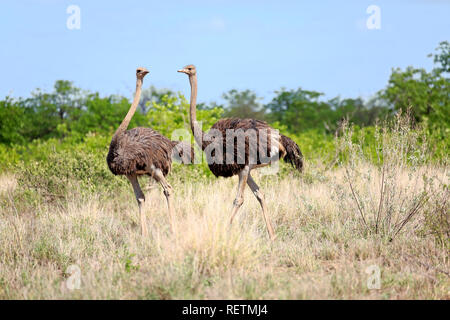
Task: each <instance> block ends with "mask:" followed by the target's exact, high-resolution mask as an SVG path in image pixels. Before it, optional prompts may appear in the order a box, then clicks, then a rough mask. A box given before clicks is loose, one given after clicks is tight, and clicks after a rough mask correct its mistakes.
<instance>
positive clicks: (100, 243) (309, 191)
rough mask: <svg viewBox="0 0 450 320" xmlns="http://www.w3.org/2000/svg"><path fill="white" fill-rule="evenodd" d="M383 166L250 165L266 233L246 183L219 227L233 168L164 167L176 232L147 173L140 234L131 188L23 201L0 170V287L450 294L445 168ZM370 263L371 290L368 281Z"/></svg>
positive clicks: (13, 291) (89, 291)
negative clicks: (169, 170) (190, 173)
mask: <svg viewBox="0 0 450 320" xmlns="http://www.w3.org/2000/svg"><path fill="white" fill-rule="evenodd" d="M392 168H394V169H395V170H390V171H389V170H388V169H389V168H387V169H386V172H384V176H385V177H384V178H383V170H381V169H380V168H376V167H374V166H372V165H369V164H355V165H354V166H353V167H350V166H349V167H347V166H340V167H339V166H338V167H337V168H335V169H325V168H324V167H323V166H320V165H309V166H307V168H306V172H305V173H304V174H303V175H297V174H294V175H283V177H282V178H279V177H277V176H264V177H261V176H258V175H257V174H255V179H256V181H257V182H258V183H259V184H260V186H261V188H262V190H263V192H264V194H265V197H266V201H267V205H268V209H269V214H270V217H271V219H272V221H273V223H274V226H275V229H276V233H277V235H278V238H277V239H276V241H275V242H273V243H271V242H270V241H269V239H268V235H267V232H266V229H265V225H264V221H263V218H262V214H261V211H260V207H259V204H258V202H257V201H256V199H255V198H254V196H253V194H252V193H251V192H250V190H249V189H247V190H246V193H245V202H244V205H243V206H242V208H241V211H240V212H239V214H238V216H237V219H236V220H235V222H234V223H233V225H232V227H231V228H229V225H228V221H229V214H230V211H231V205H232V202H233V199H234V195H235V191H236V185H237V179H236V178H232V179H217V180H211V181H209V180H208V181H207V182H201V181H197V182H187V183H186V182H185V183H181V182H178V181H179V180H177V179H176V178H175V177H172V178H171V179H172V183H173V186H174V188H175V192H176V193H175V200H174V207H175V211H176V221H175V227H176V228H175V233H172V232H171V231H170V229H169V221H168V215H167V209H166V202H165V198H164V195H163V193H162V191H161V190H160V188H159V186H158V185H156V184H154V183H153V182H149V183H147V185H148V188H147V191H146V197H147V201H146V203H145V210H146V213H147V223H148V227H149V237H148V238H145V239H144V238H142V237H141V235H140V228H139V225H138V223H139V218H138V215H137V205H136V203H135V199H134V195H133V193H132V191H131V188H130V187H128V188H119V189H118V191H117V193H116V194H114V195H113V196H110V195H108V196H107V194H106V193H105V194H102V193H100V194H95V193H88V194H86V193H83V192H81V190H77V187H76V186H75V185H74V186H72V187H71V191H70V192H69V193H68V195H67V199H66V202H64V204H58V203H54V202H45V201H40V202H36V203H34V204H33V205H30V204H28V202H26V201H25V200H24V202H23V203H22V202H21V200H20V198H18V197H17V196H15V194H16V193H17V188H19V187H18V183H17V181H16V177H15V176H14V175H12V174H3V175H2V176H1V177H0V199H1V201H2V206H1V209H0V217H1V219H0V261H1V268H0V299H72V298H75V299H449V298H450V292H449V288H450V278H449V270H450V268H449V259H448V258H449V255H448V238H445V239H443V240H442V239H441V241H440V240H439V238H437V236H436V234H442V232H441V233H439V230H437V231H436V228H438V229H439V228H440V227H441V226H442V223H443V222H442V221H444V222H447V223H448V209H449V207H448V188H447V187H445V184H447V185H448V182H449V173H448V170H447V169H446V168H445V167H439V166H421V167H414V168H408V167H403V168H400V167H396V166H394V167H391V168H390V169H392ZM424 176H426V177H428V178H427V179H423V177H424ZM349 178H350V179H351V180H350V181H351V182H352V183H351V185H350V183H349ZM382 178H383V179H382ZM430 180H433V181H434V182H433V183H430ZM381 181H384V182H383V185H384V187H382V186H381ZM437 182H439V183H437ZM442 186H444V188H443V187H442ZM352 189H353V192H352ZM380 190H384V191H383V192H380ZM424 191H426V194H427V196H426V199H425V198H424V196H423V195H424ZM381 194H383V199H381V201H380V197H381ZM424 199H425V200H424ZM380 203H381V205H380ZM416 207H418V209H417V210H416V211H414V210H415V208H416ZM411 212H412V213H413V214H411ZM362 214H363V216H362ZM377 217H378V218H377ZM363 218H364V219H363ZM405 219H406V222H405V223H404V225H403V227H401V228H400V230H399V231H398V232H397V229H398V228H399V226H401V225H402V223H403V221H405ZM439 219H444V220H442V221H441V220H439ZM377 221H379V223H378V224H377V223H376V222H377ZM366 224H367V226H366ZM377 225H378V226H377ZM371 266H372V267H371ZM373 268H375V270H379V272H380V287H379V289H370V288H369V287H368V282H371V280H370V279H371V277H373V276H374V275H375V276H376V272H375V273H374V274H370V272H369V271H371V270H374V269H373ZM78 276H79V279H80V282H79V283H77V282H76V281H74V279H75V278H74V277H77V279H78Z"/></svg>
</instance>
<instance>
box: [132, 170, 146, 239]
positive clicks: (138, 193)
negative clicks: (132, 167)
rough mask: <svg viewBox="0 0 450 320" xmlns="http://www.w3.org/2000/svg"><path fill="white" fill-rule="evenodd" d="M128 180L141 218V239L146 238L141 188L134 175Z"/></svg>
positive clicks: (143, 197)
mask: <svg viewBox="0 0 450 320" xmlns="http://www.w3.org/2000/svg"><path fill="white" fill-rule="evenodd" d="M127 178H128V180H130V182H131V185H132V186H133V190H134V194H135V196H136V200H137V203H138V206H139V216H140V218H141V233H142V236H143V237H147V236H148V231H147V223H146V221H145V212H144V210H142V204H143V203H144V202H145V196H144V193H143V192H142V190H141V187H140V186H139V182H138V179H137V176H136V175H128V176H127Z"/></svg>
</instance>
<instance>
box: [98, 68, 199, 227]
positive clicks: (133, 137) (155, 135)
mask: <svg viewBox="0 0 450 320" xmlns="http://www.w3.org/2000/svg"><path fill="white" fill-rule="evenodd" d="M148 73H149V72H148V70H147V69H145V68H137V70H136V93H135V96H134V99H133V103H132V104H131V107H130V109H129V111H128V113H127V115H126V116H125V118H124V119H123V121H122V123H121V124H120V126H119V128H118V129H117V130H116V132H115V133H114V136H113V138H112V140H111V144H110V146H109V152H108V155H107V157H106V161H107V163H108V167H109V169H110V170H111V172H112V173H113V174H115V175H125V176H126V177H127V178H128V180H130V182H131V185H132V186H133V190H134V194H135V196H136V200H137V203H138V206H139V215H140V219H141V232H142V235H143V236H147V235H148V232H147V224H146V222H145V213H144V212H143V210H142V204H143V202H144V201H145V196H144V193H143V192H142V190H141V187H140V186H139V182H138V176H142V175H149V176H151V177H153V178H154V179H155V180H156V181H157V182H159V183H160V184H161V186H162V188H163V190H164V195H165V196H166V199H167V206H168V209H169V218H170V221H171V225H172V222H173V208H172V194H173V189H172V186H171V185H170V184H169V183H168V182H167V180H166V178H165V177H166V175H167V174H168V173H169V172H170V169H171V165H172V156H175V157H178V158H179V159H180V160H181V162H183V163H185V164H187V163H190V162H191V159H192V154H193V150H192V148H191V146H190V145H187V144H185V143H182V142H178V141H171V140H169V139H168V138H166V137H164V136H163V135H162V134H160V133H159V132H158V131H155V130H153V129H150V128H143V127H137V128H133V129H131V130H127V128H128V125H129V123H130V121H131V118H132V117H133V115H134V113H135V112H136V108H137V106H138V104H139V99H140V96H141V89H142V83H143V80H144V77H145V76H146V75H147V74H148ZM186 150H189V151H186Z"/></svg>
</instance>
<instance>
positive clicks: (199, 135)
mask: <svg viewBox="0 0 450 320" xmlns="http://www.w3.org/2000/svg"><path fill="white" fill-rule="evenodd" d="M189 83H190V84H191V104H190V120H191V130H192V133H193V134H194V139H195V142H197V144H198V146H199V147H200V148H202V150H203V149H204V148H203V136H204V132H203V130H202V128H201V127H200V125H199V124H198V122H197V116H196V111H197V110H196V109H197V75H193V76H190V77H189Z"/></svg>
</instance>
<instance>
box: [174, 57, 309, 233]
mask: <svg viewBox="0 0 450 320" xmlns="http://www.w3.org/2000/svg"><path fill="white" fill-rule="evenodd" d="M178 72H182V73H185V74H187V75H188V76H189V82H190V85H191V98H190V122H191V130H192V132H193V134H194V139H195V141H196V142H197V144H198V145H199V147H201V148H202V150H203V151H205V149H207V148H208V147H209V146H210V144H211V143H215V144H216V145H215V146H214V147H215V150H214V151H212V152H211V156H215V154H214V153H215V152H216V150H222V154H223V151H224V150H227V151H226V153H228V154H226V155H227V156H230V158H231V161H229V160H228V158H226V157H223V156H222V161H217V159H214V161H211V158H210V159H208V156H209V155H208V153H206V156H207V160H208V166H209V169H210V170H211V172H212V173H213V174H214V175H215V176H216V177H219V176H221V177H231V176H233V175H236V174H237V175H238V176H239V185H238V191H237V195H236V198H235V200H234V202H233V209H232V212H231V218H230V224H231V223H232V222H233V219H234V217H235V215H236V213H237V212H238V210H239V208H240V207H241V206H242V203H243V202H244V198H243V193H244V189H245V185H246V184H248V186H249V187H250V189H251V190H252V192H253V193H254V195H255V196H256V198H257V199H258V201H259V203H260V205H261V208H262V213H263V216H264V220H265V223H266V226H267V231H268V232H269V236H270V239H271V240H272V241H273V240H274V239H275V233H274V231H273V226H272V223H271V222H270V219H269V216H268V215H267V207H266V203H265V200H264V195H263V193H262V192H261V191H260V189H259V187H258V185H257V184H256V182H255V181H254V180H253V178H252V176H251V174H250V171H251V170H253V169H255V168H259V167H263V166H267V165H269V164H270V163H273V162H274V161H277V160H279V159H280V158H284V161H286V162H288V163H290V164H292V166H293V167H294V168H296V169H297V170H298V171H300V172H301V171H302V167H303V156H302V153H301V151H300V148H299V147H298V145H297V144H296V143H295V142H294V141H292V140H291V139H289V138H288V137H286V136H284V135H280V134H278V132H277V131H276V130H274V129H273V128H271V127H270V126H269V125H268V124H267V123H266V122H264V121H260V120H255V119H236V118H234V119H233V118H232V119H230V118H228V119H221V120H219V121H217V122H216V123H215V124H214V125H213V126H212V127H211V130H210V131H209V132H208V133H205V132H203V131H202V129H201V127H200V126H199V124H198V122H197V120H196V100H197V72H196V69H195V66H193V65H188V66H186V67H184V68H183V69H181V70H178ZM228 130H232V132H241V134H242V133H243V134H244V137H245V150H244V152H238V149H237V144H236V143H235V142H236V141H237V137H236V138H235V137H233V138H232V140H231V139H228V138H225V137H227V131H228ZM213 131H214V133H212V132H213ZM228 132H229V131H228ZM246 132H254V133H256V135H257V137H258V138H259V137H260V136H263V135H265V137H266V138H265V140H263V142H260V139H258V140H253V142H251V140H250V139H249V138H248V136H245V133H246ZM218 133H219V135H218ZM217 136H219V139H217ZM211 141H214V142H211ZM241 141H242V140H241ZM230 144H231V145H230ZM217 147H218V148H217ZM210 150H211V149H210ZM241 150H242V149H241ZM255 150H256V151H258V152H257V153H258V156H257V157H254V155H255V154H256V153H255ZM219 152H220V151H219ZM261 154H263V155H264V158H265V160H263V159H262V158H263V157H261ZM250 160H253V161H250Z"/></svg>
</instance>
